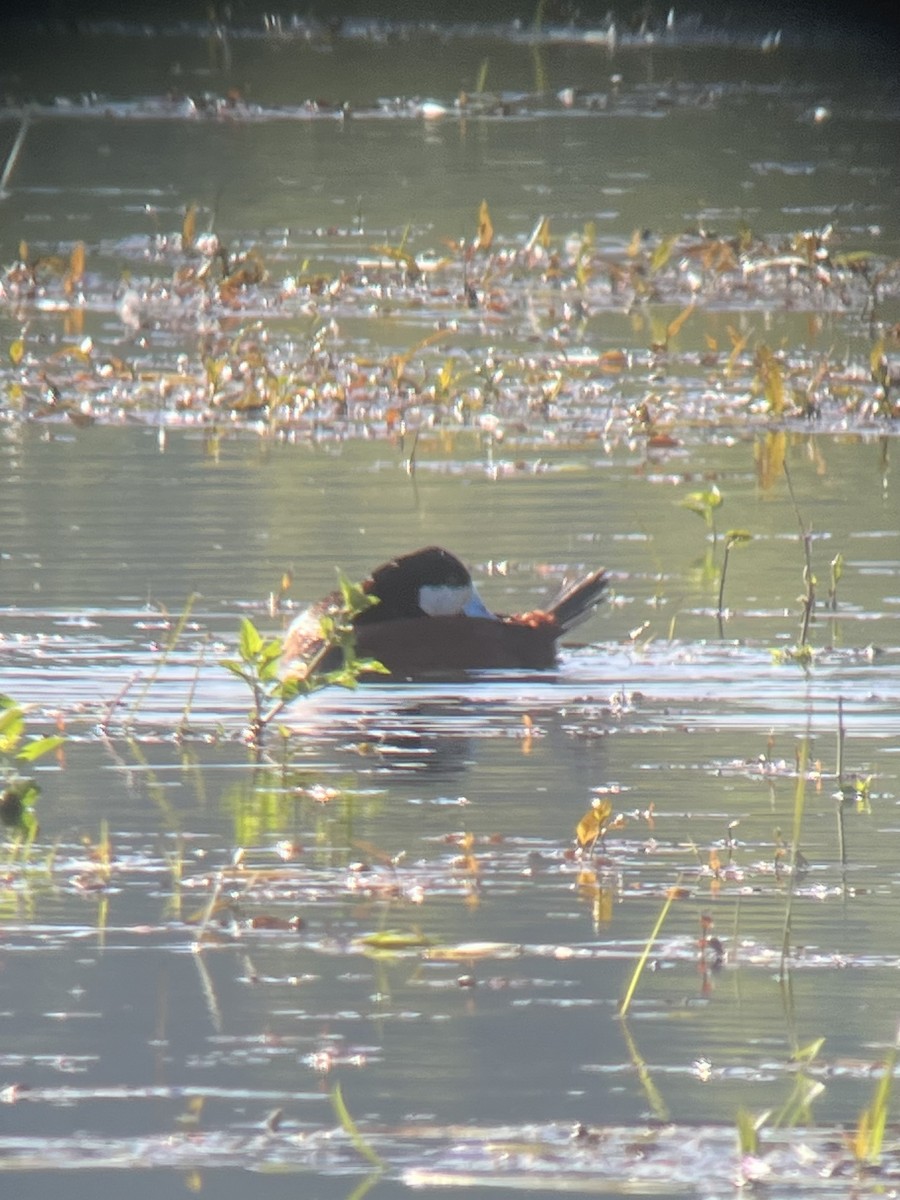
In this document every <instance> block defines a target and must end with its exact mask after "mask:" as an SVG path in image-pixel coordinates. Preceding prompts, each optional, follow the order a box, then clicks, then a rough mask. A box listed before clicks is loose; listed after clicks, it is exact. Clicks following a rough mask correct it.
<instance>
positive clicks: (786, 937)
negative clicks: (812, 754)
mask: <svg viewBox="0 0 900 1200" xmlns="http://www.w3.org/2000/svg"><path fill="white" fill-rule="evenodd" d="M808 761H809V740H808V738H804V739H803V745H802V746H801V747H800V757H799V761H798V763H797V786H796V788H795V789H794V827H793V830H792V832H791V870H790V875H789V877H788V892H787V900H786V901H785V905H784V931H783V935H782V939H781V965H780V968H779V979H780V980H781V982H784V979H785V971H786V967H787V960H788V955H789V953H790V942H791V909H792V907H793V901H794V886H795V883H796V878H797V862H798V859H799V851H800V831H801V828H802V826H803V808H804V805H805V802H806V767H807V763H808Z"/></svg>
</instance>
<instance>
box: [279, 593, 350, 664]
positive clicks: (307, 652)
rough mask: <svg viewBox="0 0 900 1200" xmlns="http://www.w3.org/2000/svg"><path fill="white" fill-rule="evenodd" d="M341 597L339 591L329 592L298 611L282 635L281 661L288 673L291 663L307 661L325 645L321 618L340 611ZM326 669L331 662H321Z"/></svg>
mask: <svg viewBox="0 0 900 1200" xmlns="http://www.w3.org/2000/svg"><path fill="white" fill-rule="evenodd" d="M342 608H343V597H342V596H341V593H340V592H330V593H329V594H328V595H327V596H323V597H322V599H321V600H317V601H316V602H315V604H311V605H310V606H309V608H305V609H304V610H303V612H301V613H298V614H297V616H296V617H294V619H293V621H292V622H291V623H290V625H289V626H288V631H287V633H286V634H285V635H284V646H283V649H282V651H281V661H282V664H283V666H284V667H285V668H287V672H288V674H290V668H291V664H294V663H297V664H299V663H309V662H311V661H312V660H313V659H314V658H315V657H316V655H318V654H320V653H321V651H322V648H323V647H324V645H325V639H324V638H323V637H322V618H323V617H335V616H337V615H338V613H340V612H341V611H342ZM322 665H323V666H324V667H325V669H326V670H328V669H330V667H331V664H330V663H327V664H322Z"/></svg>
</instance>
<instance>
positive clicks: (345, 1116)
mask: <svg viewBox="0 0 900 1200" xmlns="http://www.w3.org/2000/svg"><path fill="white" fill-rule="evenodd" d="M331 1105H332V1108H333V1109H334V1112H335V1116H336V1117H337V1119H338V1121H340V1123H341V1128H342V1129H343V1131H344V1133H346V1134H347V1136H348V1137H349V1139H350V1141H351V1142H352V1143H353V1145H354V1147H355V1149H356V1150H358V1151H359V1153H360V1154H361V1155H362V1156H363V1158H364V1159H366V1160H367V1161H368V1162H370V1163H371V1164H372V1165H373V1166H374V1167H383V1166H384V1161H383V1160H382V1159H381V1158H380V1157H379V1156H378V1155H377V1154H376V1153H375V1151H374V1150H373V1149H372V1147H371V1146H370V1145H369V1143H368V1142H367V1141H366V1140H365V1138H364V1137H363V1135H362V1134H361V1133H360V1132H359V1129H358V1128H357V1125H356V1122H355V1121H354V1120H353V1118H352V1117H351V1116H350V1112H349V1110H348V1108H347V1105H346V1104H345V1103H344V1097H343V1095H342V1094H341V1085H340V1084H339V1083H336V1084H335V1085H334V1087H333V1088H332V1091H331Z"/></svg>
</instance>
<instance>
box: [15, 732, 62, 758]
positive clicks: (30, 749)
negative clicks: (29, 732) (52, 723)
mask: <svg viewBox="0 0 900 1200" xmlns="http://www.w3.org/2000/svg"><path fill="white" fill-rule="evenodd" d="M65 740H66V739H65V738H64V737H60V736H59V734H55V733H54V734H52V735H51V736H49V737H40V738H35V740H34V741H33V742H29V743H28V745H27V746H25V748H24V749H22V750H20V751H19V753H18V754H17V755H16V758H17V759H18V760H19V762H34V760H35V759H36V758H41V757H42V755H44V754H50V752H51V751H53V750H55V749H56V748H57V747H58V746H62V745H63V743H64V742H65Z"/></svg>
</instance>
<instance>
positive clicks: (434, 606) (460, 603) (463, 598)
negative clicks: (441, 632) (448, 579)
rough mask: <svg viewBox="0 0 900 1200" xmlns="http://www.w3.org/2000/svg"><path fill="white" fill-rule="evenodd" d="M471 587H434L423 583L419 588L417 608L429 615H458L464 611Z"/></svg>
mask: <svg viewBox="0 0 900 1200" xmlns="http://www.w3.org/2000/svg"><path fill="white" fill-rule="evenodd" d="M473 590H474V589H473V588H472V587H471V586H469V587H436V586H434V585H433V584H424V585H423V586H422V587H420V588H419V608H421V610H422V611H423V612H425V613H428V615H429V617H458V616H459V615H460V614H461V613H464V612H465V611H466V605H467V604H468V603H469V602H470V601H471V599H472V592H473Z"/></svg>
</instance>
